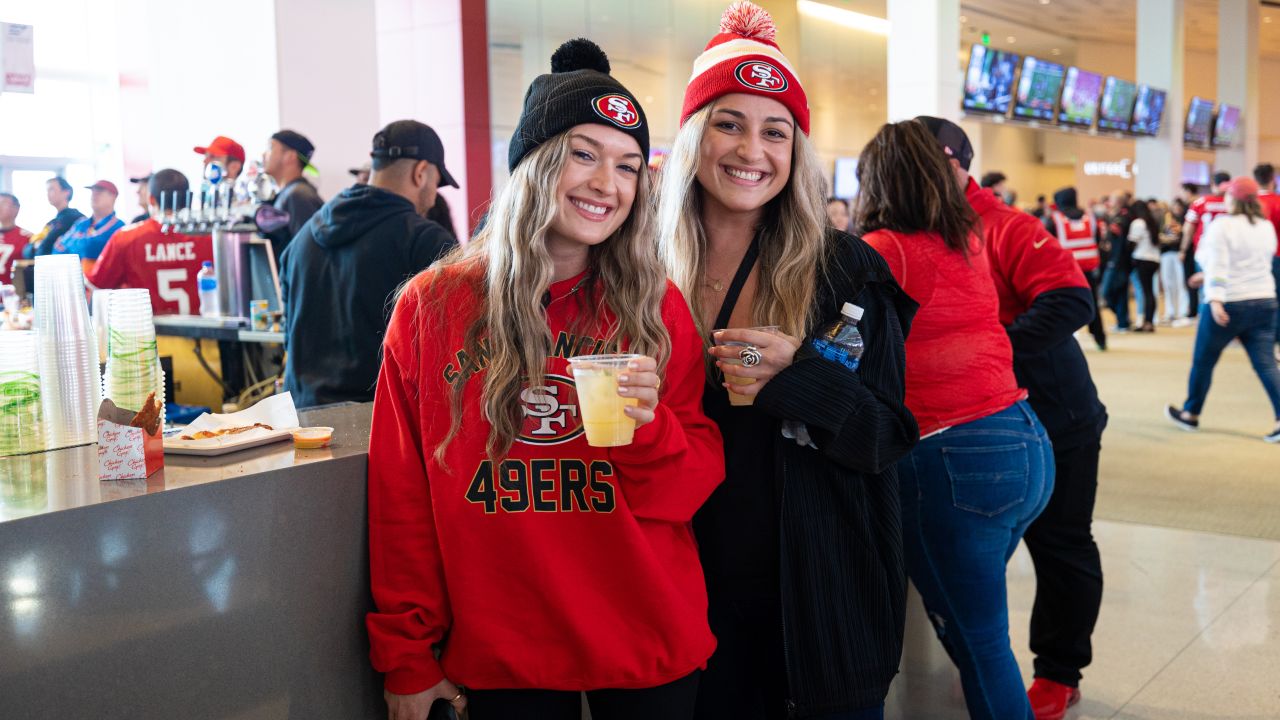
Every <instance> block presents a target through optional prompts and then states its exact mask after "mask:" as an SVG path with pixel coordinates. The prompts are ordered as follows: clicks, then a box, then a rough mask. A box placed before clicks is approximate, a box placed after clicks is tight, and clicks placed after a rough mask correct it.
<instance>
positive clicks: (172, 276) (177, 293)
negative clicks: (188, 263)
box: [156, 268, 191, 315]
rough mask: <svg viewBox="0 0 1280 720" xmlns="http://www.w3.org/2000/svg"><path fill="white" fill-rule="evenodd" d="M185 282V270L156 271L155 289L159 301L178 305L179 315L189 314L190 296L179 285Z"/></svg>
mask: <svg viewBox="0 0 1280 720" xmlns="http://www.w3.org/2000/svg"><path fill="white" fill-rule="evenodd" d="M186 281H187V269H186V268H178V269H176V270H157V271H156V288H157V292H158V294H159V295H160V299H161V300H167V301H169V302H176V303H178V314H179V315H190V314H191V296H190V295H188V294H187V291H186V290H185V289H183V288H181V287H179V285H180V284H182V283H185V282H186Z"/></svg>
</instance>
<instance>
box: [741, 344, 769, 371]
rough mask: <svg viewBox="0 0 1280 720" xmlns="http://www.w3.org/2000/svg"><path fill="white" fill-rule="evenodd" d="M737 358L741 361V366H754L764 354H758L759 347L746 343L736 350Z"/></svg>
mask: <svg viewBox="0 0 1280 720" xmlns="http://www.w3.org/2000/svg"><path fill="white" fill-rule="evenodd" d="M738 359H739V360H741V361H742V367H755V366H756V365H759V364H760V361H761V360H763V359H764V356H763V355H761V354H760V348H758V347H756V346H755V345H748V346H746V347H744V348H742V350H740V351H739V352H738Z"/></svg>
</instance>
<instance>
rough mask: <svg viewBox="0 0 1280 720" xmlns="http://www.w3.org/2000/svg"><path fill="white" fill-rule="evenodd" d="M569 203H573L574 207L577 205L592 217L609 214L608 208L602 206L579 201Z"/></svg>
mask: <svg viewBox="0 0 1280 720" xmlns="http://www.w3.org/2000/svg"><path fill="white" fill-rule="evenodd" d="M569 202H571V203H573V204H574V205H577V206H578V207H580V208H582V209H583V210H586V211H587V212H589V213H591V214H592V215H603V214H605V213H607V212H609V208H607V207H605V206H604V205H592V204H591V203H586V202H583V201H581V200H570V201H569Z"/></svg>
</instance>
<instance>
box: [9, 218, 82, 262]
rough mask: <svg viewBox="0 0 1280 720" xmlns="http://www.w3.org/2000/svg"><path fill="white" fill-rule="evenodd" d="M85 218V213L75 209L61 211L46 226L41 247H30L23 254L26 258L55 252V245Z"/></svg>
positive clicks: (41, 239)
mask: <svg viewBox="0 0 1280 720" xmlns="http://www.w3.org/2000/svg"><path fill="white" fill-rule="evenodd" d="M83 217H84V213H82V212H80V211H79V210H76V209H75V208H73V207H67V208H63V209H62V210H59V211H58V214H57V215H55V216H54V218H53V219H52V220H50V221H49V222H48V224H46V225H45V226H44V229H45V233H44V237H42V238H40V245H39V246H38V247H37V246H36V245H28V246H27V248H26V249H25V250H23V253H24V254H25V255H26V257H33V256H35V255H48V254H49V253H51V252H53V244H54V243H55V242H57V241H58V238H60V237H62V236H63V235H65V234H66V233H67V231H68V230H70V229H71V226H72V225H75V224H76V223H77V222H78V221H79V220H80V219H81V218H83Z"/></svg>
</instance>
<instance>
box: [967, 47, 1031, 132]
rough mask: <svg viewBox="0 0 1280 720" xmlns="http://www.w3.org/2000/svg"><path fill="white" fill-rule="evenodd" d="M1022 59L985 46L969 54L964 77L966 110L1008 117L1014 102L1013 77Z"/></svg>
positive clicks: (976, 48)
mask: <svg viewBox="0 0 1280 720" xmlns="http://www.w3.org/2000/svg"><path fill="white" fill-rule="evenodd" d="M1017 69H1018V56H1017V55H1014V54H1013V53H1008V52H1004V51H1003V50H993V49H991V48H989V47H987V46H985V45H974V46H973V49H972V50H970V51H969V69H968V70H967V71H966V72H965V75H964V103H963V105H964V109H965V110H971V111H975V112H984V113H995V114H997V115H1006V114H1008V112H1009V106H1010V105H1011V104H1012V103H1013V75H1014V73H1015V72H1016V71H1017Z"/></svg>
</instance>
